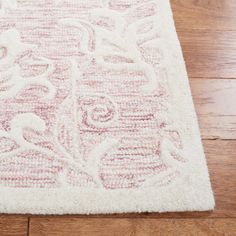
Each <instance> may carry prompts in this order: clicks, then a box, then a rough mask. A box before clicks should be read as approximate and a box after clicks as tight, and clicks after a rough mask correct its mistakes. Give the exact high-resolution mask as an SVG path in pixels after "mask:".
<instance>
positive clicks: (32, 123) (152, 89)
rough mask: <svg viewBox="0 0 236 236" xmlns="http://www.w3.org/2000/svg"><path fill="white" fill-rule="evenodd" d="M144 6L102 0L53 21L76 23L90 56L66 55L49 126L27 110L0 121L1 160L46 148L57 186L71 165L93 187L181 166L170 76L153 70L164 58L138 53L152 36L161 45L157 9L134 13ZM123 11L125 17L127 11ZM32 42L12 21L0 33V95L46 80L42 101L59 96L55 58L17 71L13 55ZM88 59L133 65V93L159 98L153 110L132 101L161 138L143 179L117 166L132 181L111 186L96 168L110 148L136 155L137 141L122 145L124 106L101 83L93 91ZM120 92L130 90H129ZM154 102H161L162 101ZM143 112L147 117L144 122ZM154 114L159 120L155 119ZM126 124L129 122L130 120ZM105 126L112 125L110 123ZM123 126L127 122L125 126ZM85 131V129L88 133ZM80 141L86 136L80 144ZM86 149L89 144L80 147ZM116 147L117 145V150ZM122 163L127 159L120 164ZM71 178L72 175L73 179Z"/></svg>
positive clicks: (158, 181)
mask: <svg viewBox="0 0 236 236" xmlns="http://www.w3.org/2000/svg"><path fill="white" fill-rule="evenodd" d="M5 2H6V1H3V0H2V8H4V7H13V6H14V7H16V5H15V3H16V1H13V0H12V1H9V3H8V5H7V4H6V3H5ZM52 2H53V4H55V6H57V5H58V4H62V5H63V1H61V0H54V1H52ZM10 3H11V4H10ZM4 4H5V5H4ZM9 4H10V5H9ZM149 6H150V9H151V10H148V11H147V12H149V11H150V12H152V11H153V9H152V8H155V4H153V2H152V1H150V4H149ZM142 7H143V5H142V4H140V3H139V4H136V5H135V6H133V7H129V8H128V9H126V10H124V11H123V10H122V11H118V10H113V9H110V5H109V1H108V0H105V1H104V0H101V7H100V8H96V9H92V10H90V12H89V14H88V17H87V18H82V17H81V18H65V19H61V20H59V21H58V24H59V26H60V27H66V28H68V27H75V28H77V29H79V30H80V32H81V33H82V37H81V39H80V41H79V50H80V53H81V54H84V55H86V56H87V58H89V60H88V61H87V63H84V64H83V63H81V62H80V63H78V58H76V57H69V58H68V62H69V70H70V76H69V77H70V82H69V84H70V89H69V92H68V94H67V95H66V96H65V97H64V98H63V99H62V101H61V102H60V104H57V105H56V111H55V115H54V120H53V125H52V127H48V124H47V122H46V121H45V120H44V119H43V118H42V117H39V116H38V115H36V114H34V113H33V112H32V113H23V114H17V115H16V116H15V117H14V118H12V120H11V122H10V128H9V129H8V130H1V129H0V151H1V160H7V159H8V158H10V157H12V156H17V155H18V154H22V153H24V152H27V151H34V152H37V153H40V154H41V155H43V156H47V157H48V158H49V159H50V158H51V159H53V160H57V161H58V163H59V162H60V163H62V164H58V165H61V166H60V167H58V166H57V174H56V175H57V182H59V185H60V186H61V187H68V186H70V183H69V182H70V180H69V177H70V174H71V173H72V172H76V173H77V174H78V175H79V176H80V177H81V178H85V179H86V180H85V182H86V183H85V184H82V185H81V186H82V187H88V182H90V184H91V183H93V184H92V186H93V187H96V188H108V189H110V188H122V187H123V186H125V187H127V188H138V187H141V188H147V187H157V186H158V187H159V186H166V185H167V184H169V183H170V182H172V181H173V180H174V179H176V178H177V177H178V176H180V175H181V173H182V172H183V169H184V168H185V165H184V163H185V162H187V160H186V159H185V158H184V154H183V145H182V143H181V135H180V134H179V132H178V131H177V128H176V127H175V126H174V122H173V121H172V120H171V116H172V114H171V113H170V111H171V110H172V109H173V108H172V107H171V102H170V101H169V100H170V96H169V94H170V91H168V89H162V87H168V84H165V81H159V80H158V78H157V77H158V75H157V68H158V70H160V68H161V67H162V66H163V65H162V62H159V61H157V62H155V61H153V60H152V58H151V56H150V55H148V56H147V55H144V53H143V51H145V50H146V48H148V47H151V46H150V45H152V44H155V45H156V46H159V48H161V43H162V42H161V38H160V37H159V36H158V34H159V28H160V25H158V22H157V21H156V16H155V14H150V15H148V14H147V16H146V15H145V17H143V18H141V19H139V15H140V14H141V13H142V12H145V11H143V10H142ZM140 9H141V10H140ZM132 11H134V12H132ZM140 12H141V13H140ZM127 15H128V16H131V18H128V19H127ZM136 18H138V19H136ZM35 47H37V46H36V45H29V44H25V43H22V42H21V37H20V34H19V32H18V31H17V30H16V29H11V30H8V31H5V32H3V33H2V34H1V35H0V73H1V77H0V100H9V99H13V100H14V99H15V98H16V96H17V95H18V94H19V93H20V92H22V91H23V90H24V89H25V88H26V87H32V86H35V85H36V86H39V87H44V88H45V87H46V88H47V93H46V94H45V96H41V97H40V98H39V100H40V101H43V102H45V103H49V102H50V101H54V99H55V100H56V99H58V97H57V96H58V91H57V87H55V85H54V84H53V83H52V82H51V81H50V79H49V77H50V76H51V75H52V74H53V73H54V72H55V70H56V66H55V63H54V62H53V60H51V59H48V58H45V57H35V58H34V61H33V62H32V63H33V64H34V63H36V64H37V65H44V66H46V70H45V71H44V72H43V73H41V74H40V75H37V76H30V77H24V76H22V75H21V68H20V66H19V64H18V63H17V58H18V56H19V55H20V54H22V53H25V52H27V51H28V50H31V51H33V49H34V48H35ZM151 48H152V47H151ZM150 61H151V62H150ZM94 63H96V65H98V66H99V67H100V68H101V70H102V69H105V70H108V71H109V70H110V71H113V72H114V71H115V72H117V73H118V72H120V71H122V72H124V73H134V74H135V75H136V76H138V75H139V73H141V74H143V75H144V77H145V78H146V80H145V83H143V84H140V85H139V89H138V90H137V91H136V92H135V94H134V95H135V96H139V97H141V98H144V97H145V98H149V99H153V98H155V99H163V100H164V102H163V103H164V106H165V109H164V111H163V110H161V109H160V110H161V111H160V112H158V111H157V110H158V109H153V110H154V112H153V113H152V114H139V110H140V108H139V107H138V106H137V107H135V108H134V107H133V106H134V105H133V103H134V102H130V104H132V105H133V106H131V107H130V109H131V110H132V109H133V110H132V111H133V113H132V111H131V113H132V115H131V116H132V119H133V120H134V123H135V121H136V120H138V121H139V120H141V121H142V122H143V123H142V124H141V125H143V126H145V125H146V123H148V122H150V123H151V124H153V123H154V124H155V128H156V126H157V125H158V129H157V131H156V132H157V134H155V135H154V136H155V137H157V136H158V138H159V139H160V141H159V144H158V145H157V144H155V145H154V147H155V148H154V149H155V150H154V151H155V153H152V154H150V155H152V160H154V161H156V162H159V161H160V163H161V164H160V165H161V167H162V169H161V171H160V172H158V173H156V172H153V174H151V175H150V176H148V177H146V178H145V179H141V180H140V182H139V183H135V184H133V182H132V181H130V179H132V178H134V177H133V175H135V174H133V175H132V174H129V175H125V177H123V176H122V174H117V176H118V178H123V179H125V180H124V181H123V179H122V181H123V182H125V181H130V182H129V184H127V185H126V184H124V185H121V186H120V185H117V184H116V183H115V184H114V186H115V187H113V183H111V184H110V185H109V184H108V185H106V183H105V182H106V180H105V179H106V176H108V177H109V173H108V174H104V173H101V169H102V162H103V161H104V159H106V158H107V157H108V156H109V158H111V157H112V156H115V157H116V155H117V156H118V157H119V155H121V154H122V155H123V156H122V158H123V159H125V158H126V156H125V155H130V156H132V155H136V154H135V153H137V150H136V149H138V148H139V147H136V146H135V145H134V146H135V147H131V148H130V147H127V149H128V151H126V149H125V148H124V147H122V142H123V140H124V139H128V138H129V137H127V135H128V134H124V133H122V132H123V131H120V130H117V127H118V128H119V127H121V126H122V124H123V123H122V122H124V121H122V119H123V118H124V117H125V116H124V115H122V114H121V110H122V109H121V105H120V104H119V102H118V99H116V97H115V96H114V95H112V94H110V93H109V92H107V91H104V90H105V89H104V90H103V91H99V92H98V91H97V90H94V89H91V87H89V88H88V87H86V86H84V82H83V77H84V75H83V71H84V69H85V67H89V66H90V65H91V64H94ZM156 64H158V67H156ZM158 73H159V71H158ZM111 79H112V78H111ZM126 96H127V97H129V96H132V94H131V95H129V94H128V95H126ZM58 100H59V99H58ZM160 103H161V102H160ZM158 105H159V106H160V107H161V106H162V105H161V104H158ZM143 107H144V106H143ZM126 112H127V111H126ZM128 112H129V111H128ZM124 113H125V111H124ZM127 117H128V115H127V114H126V117H125V118H127ZM145 119H146V120H147V122H144V121H145ZM154 119H156V120H157V121H155V122H154V121H153V120H154ZM152 122H153V123H152ZM156 123H158V124H156ZM129 125H130V126H132V125H133V124H132V122H131V124H129ZM141 125H140V127H139V124H138V122H136V123H135V124H134V128H133V129H132V128H130V129H131V130H132V132H137V130H138V129H140V130H145V128H147V127H142V126H141ZM111 127H113V129H112V131H111ZM122 128H124V129H125V128H126V129H127V127H126V126H124V127H122ZM150 129H152V128H149V130H150ZM25 130H31V132H34V133H36V134H37V135H38V136H44V135H45V134H46V133H47V134H48V133H49V134H50V135H49V136H50V138H48V139H47V140H43V141H42V142H41V143H40V144H39V143H34V142H31V141H29V140H27V139H26V138H25ZM84 130H85V131H84ZM86 132H87V133H92V134H93V135H94V136H96V141H94V140H93V139H91V140H88V141H84V140H83V138H84V137H83V135H84V134H85V133H86ZM138 132H140V133H141V134H143V133H142V131H139V130H138ZM150 132H152V130H150ZM87 133H86V134H87ZM121 133H122V134H121ZM87 137H90V136H89V135H87V136H86V138H87ZM135 138H136V136H135V135H134V137H132V139H133V140H134V141H133V142H134V143H135V142H136V141H137V140H135ZM45 139H46V138H45ZM86 142H87V143H88V144H87V146H86V147H85V148H84V147H83V146H84V145H85V144H84V143H86ZM90 142H91V143H90ZM42 143H43V145H42ZM143 143H145V141H142V142H141V146H142V145H144V144H143ZM145 148H146V147H145ZM84 149H86V150H87V151H86V152H85V150H84ZM123 149H124V150H125V151H126V152H125V151H124V150H123ZM117 150H119V151H120V150H122V151H120V153H118V151H117ZM137 155H139V156H141V157H142V158H144V159H145V158H146V156H147V154H144V153H142V152H141V153H138V154H137ZM148 155H149V154H148ZM156 157H157V158H156ZM159 157H160V158H159ZM109 158H108V159H109ZM119 158H120V157H119ZM119 158H117V159H116V161H117V160H119ZM114 159H115V158H114ZM114 159H113V160H112V159H111V161H110V159H109V161H110V162H111V163H112V162H114ZM155 159H157V160H155ZM159 159H160V160H159ZM110 166H112V164H110ZM127 166H128V164H127V163H126V168H127ZM115 168H116V167H115ZM124 169H125V168H124ZM124 171H126V170H124ZM71 182H73V181H72V180H71ZM117 186H118V187H117Z"/></svg>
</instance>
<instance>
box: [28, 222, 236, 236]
mask: <svg viewBox="0 0 236 236" xmlns="http://www.w3.org/2000/svg"><path fill="white" fill-rule="evenodd" d="M29 233H30V235H31V236H50V235H57V236H67V235H70V236H78V235H80V236H90V235H91V236H111V235H114V236H115V235H117V236H120V235H122V236H126V235H127V236H128V235H133V236H147V235H149V236H152V235H153V236H157V235H161V236H165V235H178V234H180V235H182V236H184V235H188V236H190V235H198V236H211V235H212V236H213V235H214V236H217V235H236V220H235V219H217V220H212V219H184V220H183V219H168V220H167V219H107V218H99V219H98V218H90V219H85V218H65V217H64V218H32V219H31V223H30V231H29Z"/></svg>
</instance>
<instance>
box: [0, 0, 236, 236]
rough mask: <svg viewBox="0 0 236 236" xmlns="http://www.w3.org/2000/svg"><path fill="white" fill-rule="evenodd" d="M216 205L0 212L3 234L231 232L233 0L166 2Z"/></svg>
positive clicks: (235, 88)
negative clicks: (176, 209) (91, 212)
mask: <svg viewBox="0 0 236 236" xmlns="http://www.w3.org/2000/svg"><path fill="white" fill-rule="evenodd" d="M171 4H172V7H173V10H174V16H175V20H176V27H177V31H178V34H179V37H180V41H181V44H182V47H183V51H184V56H185V59H186V64H187V69H188V73H189V77H190V84H191V89H192V93H193V97H194V103H195V106H196V110H197V114H198V118H199V122H200V127H201V133H202V139H203V144H204V147H205V153H206V157H207V162H208V166H209V171H210V176H211V181H212V185H213V189H214V193H215V197H216V209H215V211H213V212H203V213H168V214H122V215H100V216H99V215H96V216H90V217H87V216H58V217H56V216H52V217H50V216H47V217H45V216H8V215H2V216H0V236H5V235H11V236H12V235H15V236H21V235H30V236H36V235H40V236H41V235H46V236H50V235H58V236H62V235H63V236H73V235H76V236H77V235H85V236H90V235H95V236H98V235H101V236H108V235H109V236H110V235H117V236H120V235H121V236H126V235H133V236H148V235H155V236H156V235H197V236H201V235H207V236H209V235H228V236H232V235H236V1H235V0H171Z"/></svg>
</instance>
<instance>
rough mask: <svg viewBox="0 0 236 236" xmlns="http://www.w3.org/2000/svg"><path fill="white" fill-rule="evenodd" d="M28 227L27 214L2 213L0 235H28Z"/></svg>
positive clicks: (0, 216)
mask: <svg viewBox="0 0 236 236" xmlns="http://www.w3.org/2000/svg"><path fill="white" fill-rule="evenodd" d="M27 227H28V218H27V217H26V216H14V215H12V216H7V215H0V236H26V235H27Z"/></svg>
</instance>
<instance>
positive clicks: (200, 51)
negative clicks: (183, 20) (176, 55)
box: [177, 27, 236, 79]
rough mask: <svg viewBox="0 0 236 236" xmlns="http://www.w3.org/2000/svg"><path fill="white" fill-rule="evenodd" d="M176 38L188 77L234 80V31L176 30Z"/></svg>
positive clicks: (235, 64)
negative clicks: (179, 44)
mask: <svg viewBox="0 0 236 236" xmlns="http://www.w3.org/2000/svg"><path fill="white" fill-rule="evenodd" d="M177 29H178V27H177ZM178 36H179V39H180V42H181V46H182V49H183V54H184V58H185V61H186V66H187V71H188V74H189V76H190V77H197V78H199V77H202V78H233V79H235V78H236V31H224V32H222V31H208V30H189V31H180V30H178Z"/></svg>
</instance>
